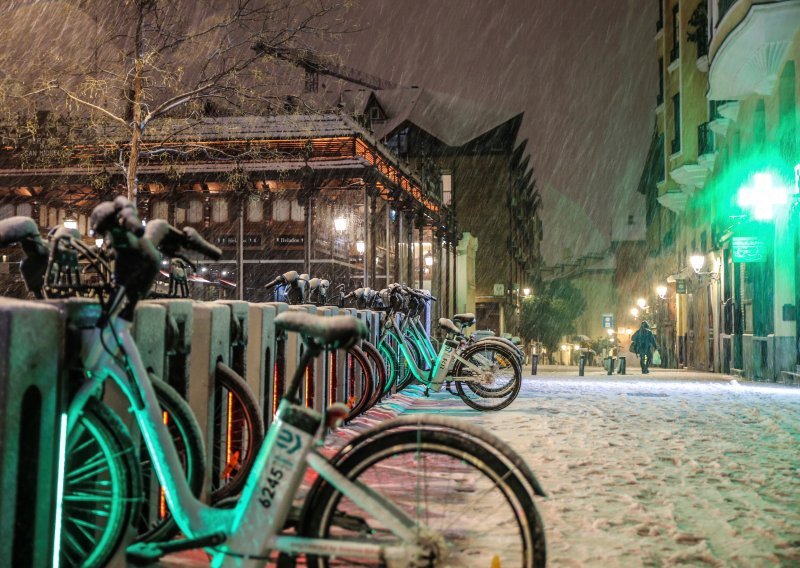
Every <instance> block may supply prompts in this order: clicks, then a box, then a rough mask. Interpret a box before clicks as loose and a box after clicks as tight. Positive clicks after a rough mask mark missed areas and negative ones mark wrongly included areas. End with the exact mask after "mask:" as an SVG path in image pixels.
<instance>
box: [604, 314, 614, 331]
mask: <svg viewBox="0 0 800 568" xmlns="http://www.w3.org/2000/svg"><path fill="white" fill-rule="evenodd" d="M602 318H603V329H614V316H613V314H603V315H602Z"/></svg>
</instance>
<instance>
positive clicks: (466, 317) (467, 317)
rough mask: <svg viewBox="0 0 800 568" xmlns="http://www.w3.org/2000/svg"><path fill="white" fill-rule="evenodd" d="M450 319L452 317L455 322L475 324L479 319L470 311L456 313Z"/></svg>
mask: <svg viewBox="0 0 800 568" xmlns="http://www.w3.org/2000/svg"><path fill="white" fill-rule="evenodd" d="M450 319H452V320H453V322H454V323H456V324H458V325H474V324H475V322H476V321H478V320H477V319H476V318H475V314H470V313H466V314H456V315H454V316H453V317H452V318H450Z"/></svg>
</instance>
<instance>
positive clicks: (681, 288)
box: [675, 280, 686, 294]
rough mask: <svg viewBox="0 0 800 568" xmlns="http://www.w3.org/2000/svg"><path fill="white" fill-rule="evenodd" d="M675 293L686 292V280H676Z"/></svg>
mask: <svg viewBox="0 0 800 568" xmlns="http://www.w3.org/2000/svg"><path fill="white" fill-rule="evenodd" d="M675 293H676V294H685V293H686V280H675Z"/></svg>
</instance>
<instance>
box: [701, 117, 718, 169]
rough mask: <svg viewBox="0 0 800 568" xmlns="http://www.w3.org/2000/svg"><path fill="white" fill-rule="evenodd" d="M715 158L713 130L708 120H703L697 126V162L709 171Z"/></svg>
mask: <svg viewBox="0 0 800 568" xmlns="http://www.w3.org/2000/svg"><path fill="white" fill-rule="evenodd" d="M716 158H717V152H716V148H715V147H714V131H713V130H712V129H711V123H710V122H704V123H703V124H700V125H698V127H697V164H698V165H700V166H703V167H704V168H706V169H707V170H708V171H709V172H711V171H712V170H713V169H714V162H715V161H716Z"/></svg>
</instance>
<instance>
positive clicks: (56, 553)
mask: <svg viewBox="0 0 800 568" xmlns="http://www.w3.org/2000/svg"><path fill="white" fill-rule="evenodd" d="M66 464H67V415H66V413H64V414H62V415H61V431H60V433H59V438H58V482H57V484H56V526H55V530H54V531H53V532H54V533H55V535H54V542H53V566H54V568H58V566H59V565H60V561H61V515H62V514H63V510H62V509H63V505H64V475H65V473H64V469H65V468H66Z"/></svg>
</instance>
